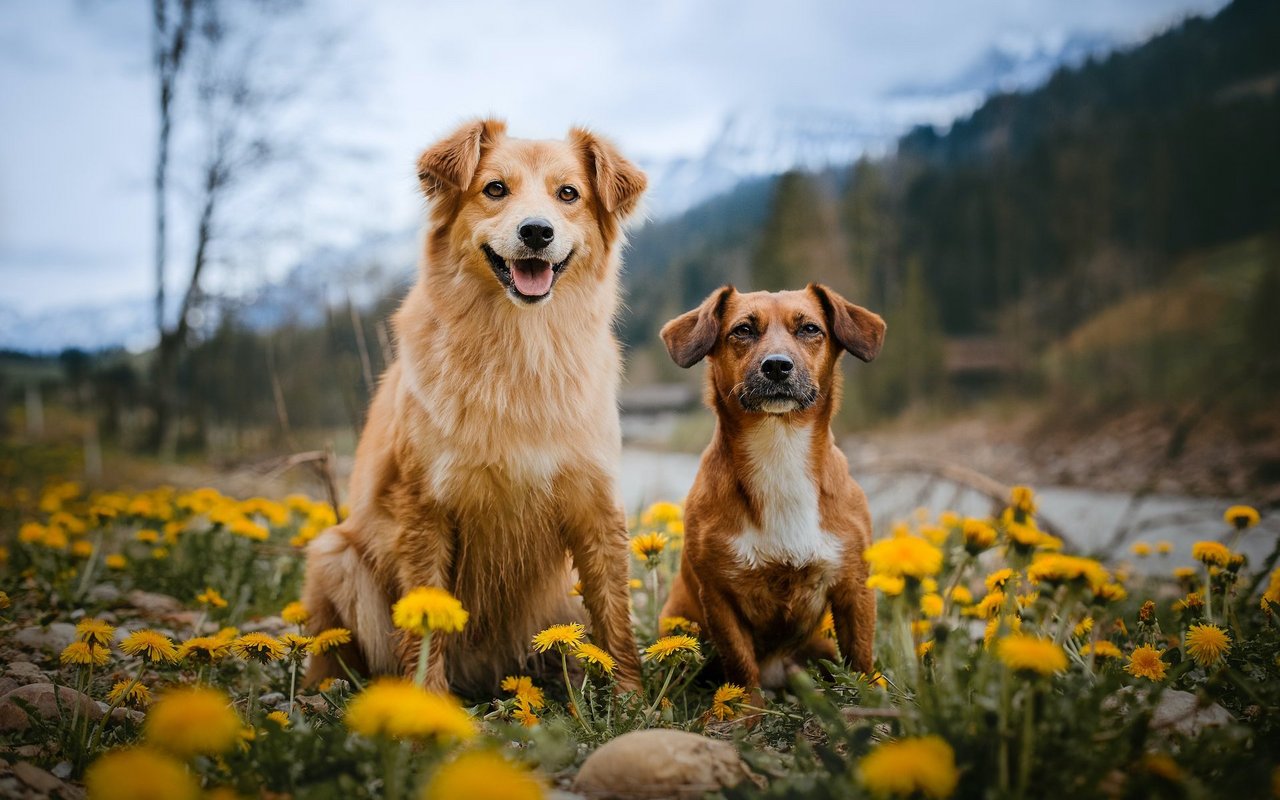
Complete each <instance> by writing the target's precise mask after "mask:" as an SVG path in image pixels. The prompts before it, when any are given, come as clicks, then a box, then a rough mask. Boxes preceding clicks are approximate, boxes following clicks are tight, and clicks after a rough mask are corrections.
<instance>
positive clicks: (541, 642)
mask: <svg viewBox="0 0 1280 800" xmlns="http://www.w3.org/2000/svg"><path fill="white" fill-rule="evenodd" d="M586 632H587V631H586V629H585V628H583V627H582V625H580V624H579V623H577V622H570V623H568V624H565V625H552V626H551V627H550V628H547V629H546V630H544V631H542V632H541V633H539V634H538V635H537V636H535V637H533V649H534V650H537V651H538V652H539V653H545V652H547V651H548V650H550V649H551V648H553V647H554V648H557V649H559V650H560V651H561V652H565V651H568V650H572V649H574V648H576V647H577V646H578V645H580V644H582V641H583V639H582V637H583V636H585V635H586Z"/></svg>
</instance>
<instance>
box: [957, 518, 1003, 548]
mask: <svg viewBox="0 0 1280 800" xmlns="http://www.w3.org/2000/svg"><path fill="white" fill-rule="evenodd" d="M960 533H961V535H962V536H963V537H964V548H965V550H967V551H968V552H969V553H970V554H971V555H977V554H978V553H981V552H982V551H983V550H986V549H987V548H989V547H991V545H993V544H995V543H996V529H995V528H994V527H992V525H991V523H990V522H987V521H986V520H983V519H974V518H972V517H970V518H968V519H966V520H965V521H964V524H963V525H962V526H961V528H960Z"/></svg>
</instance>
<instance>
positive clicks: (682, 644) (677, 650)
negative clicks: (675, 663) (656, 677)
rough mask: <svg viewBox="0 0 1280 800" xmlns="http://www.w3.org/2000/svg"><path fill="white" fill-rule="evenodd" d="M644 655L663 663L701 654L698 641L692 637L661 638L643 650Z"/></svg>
mask: <svg viewBox="0 0 1280 800" xmlns="http://www.w3.org/2000/svg"><path fill="white" fill-rule="evenodd" d="M644 652H645V655H646V656H647V657H649V658H652V659H656V660H657V661H658V662H659V663H665V662H666V661H667V659H669V658H684V657H695V658H696V657H697V656H699V655H701V654H702V651H701V650H700V649H699V648H698V640H697V639H695V638H693V637H692V636H663V637H662V638H661V639H659V640H658V641H656V642H654V643H653V644H651V645H649V646H648V647H647V648H645V651H644Z"/></svg>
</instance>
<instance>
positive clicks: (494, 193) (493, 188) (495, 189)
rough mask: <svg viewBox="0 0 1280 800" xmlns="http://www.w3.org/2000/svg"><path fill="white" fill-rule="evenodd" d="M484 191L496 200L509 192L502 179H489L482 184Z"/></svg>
mask: <svg viewBox="0 0 1280 800" xmlns="http://www.w3.org/2000/svg"><path fill="white" fill-rule="evenodd" d="M484 193H485V194H487V195H489V196H490V197H492V198H494V199H495V200H496V199H497V198H499V197H506V196H507V195H508V194H510V193H511V192H510V190H508V189H507V185H506V184H505V183H503V182H502V181H489V182H488V183H486V184H485V185H484Z"/></svg>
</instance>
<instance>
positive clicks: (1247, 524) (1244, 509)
mask: <svg viewBox="0 0 1280 800" xmlns="http://www.w3.org/2000/svg"><path fill="white" fill-rule="evenodd" d="M1222 518H1223V520H1225V521H1226V522H1227V524H1229V525H1232V526H1234V527H1235V529H1236V530H1238V531H1242V530H1244V529H1245V528H1251V527H1253V526H1254V525H1257V524H1258V519H1259V516H1258V509H1256V508H1254V507H1252V506H1232V507H1231V508H1228V509H1227V511H1226V513H1224V514H1223V515H1222Z"/></svg>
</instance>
